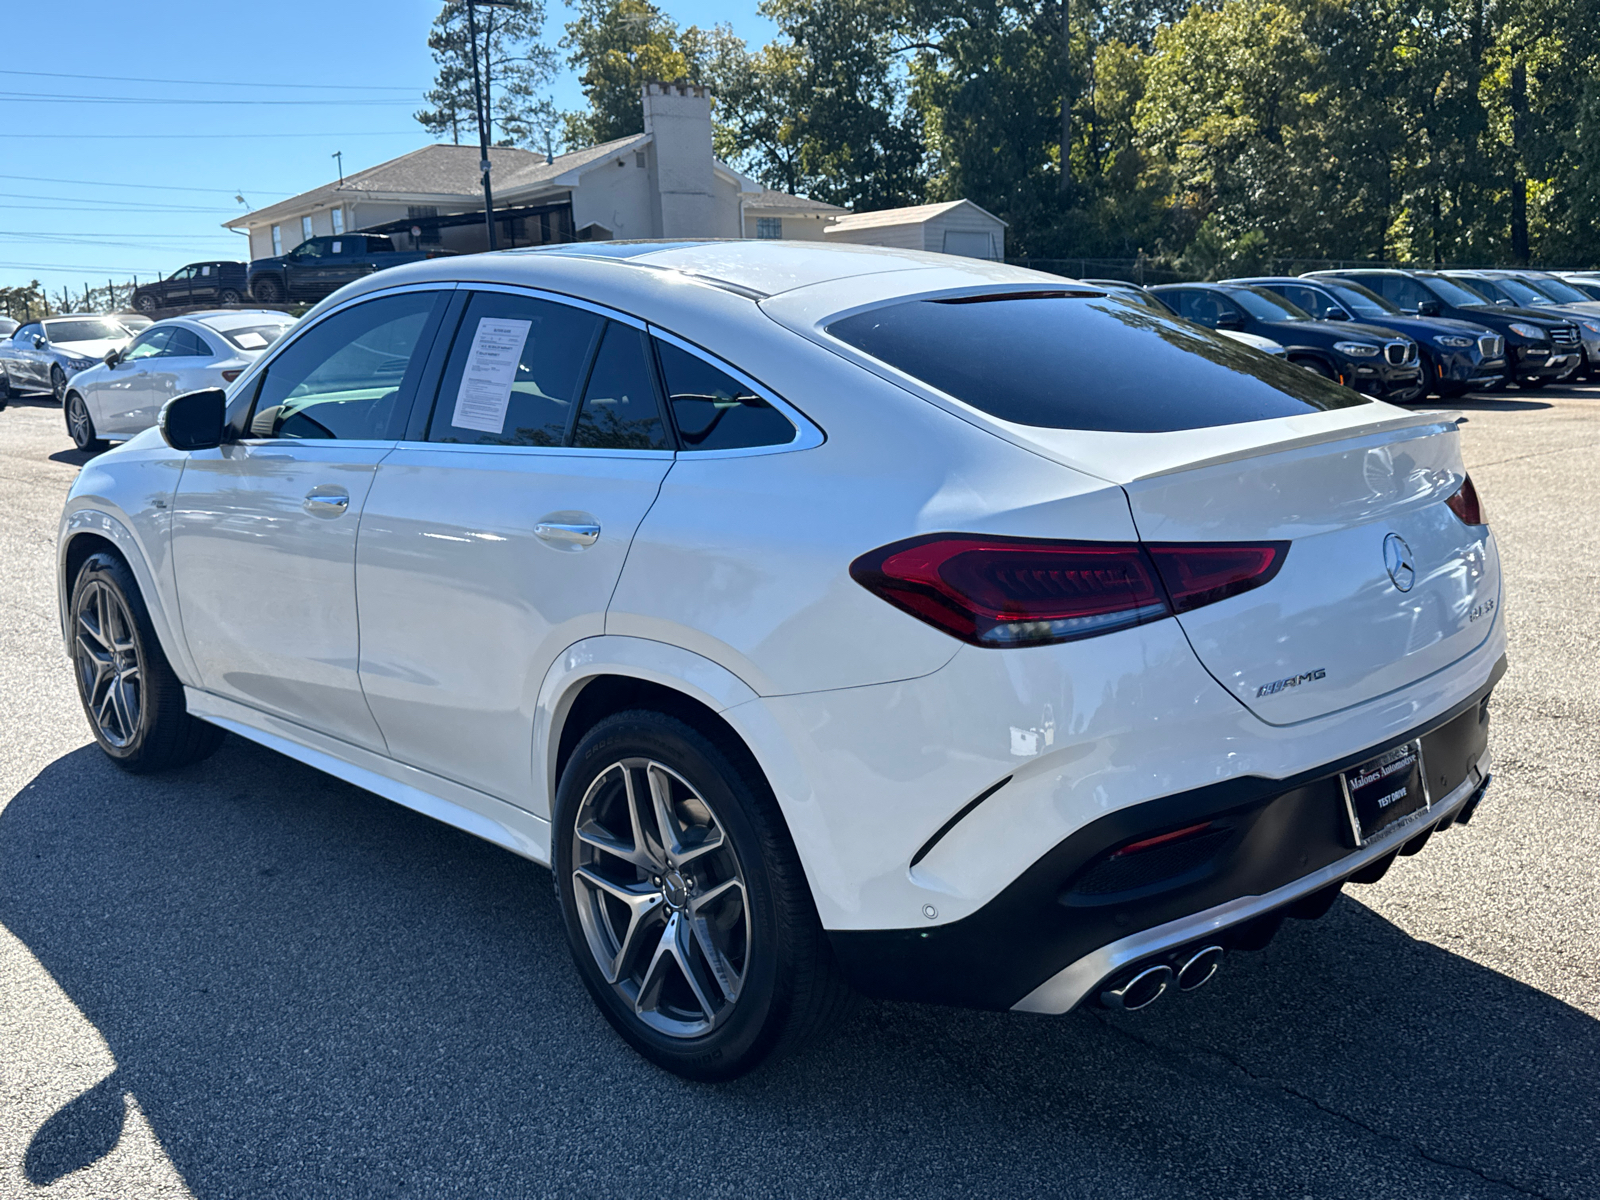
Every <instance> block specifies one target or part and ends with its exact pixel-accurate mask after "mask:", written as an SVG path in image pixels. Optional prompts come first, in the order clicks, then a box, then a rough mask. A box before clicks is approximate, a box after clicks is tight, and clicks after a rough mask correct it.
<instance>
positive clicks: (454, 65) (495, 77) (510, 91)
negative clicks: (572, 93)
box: [415, 0, 556, 149]
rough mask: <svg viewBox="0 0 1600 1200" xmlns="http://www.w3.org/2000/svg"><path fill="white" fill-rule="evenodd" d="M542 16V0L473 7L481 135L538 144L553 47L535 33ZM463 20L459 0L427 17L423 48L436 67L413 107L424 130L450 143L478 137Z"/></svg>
mask: <svg viewBox="0 0 1600 1200" xmlns="http://www.w3.org/2000/svg"><path fill="white" fill-rule="evenodd" d="M544 21H545V12H544V2H543V0H517V2H516V3H515V4H514V5H513V6H509V7H500V6H495V7H493V8H480V9H478V10H477V25H478V69H479V73H480V77H481V79H482V82H483V91H484V96H485V97H486V104H487V108H488V114H489V140H490V141H491V142H492V143H493V144H495V145H502V146H504V145H530V146H538V147H539V148H540V149H543V148H545V141H546V139H547V138H548V136H549V131H550V130H551V128H552V126H553V125H554V124H555V122H556V116H555V109H554V107H553V106H552V105H551V103H550V101H549V100H548V98H546V97H545V95H544V90H545V88H546V87H547V86H548V85H549V83H550V81H551V80H552V79H553V78H555V70H556V54H555V51H554V50H552V49H551V48H550V47H549V46H546V45H544V44H543V43H542V42H541V41H540V38H542V37H543V35H544ZM467 25H468V22H467V6H466V4H465V3H464V2H463V0H449V3H447V4H446V5H445V6H444V7H443V8H442V9H441V10H440V12H439V15H438V16H437V17H436V18H434V22H433V28H432V29H431V30H430V31H429V33H428V49H429V50H430V51H431V52H432V53H433V61H434V63H435V65H436V66H437V68H438V70H437V73H436V74H435V76H434V82H433V87H432V88H430V89H429V90H428V92H427V93H426V94H425V95H424V96H423V100H424V101H425V102H426V103H427V104H428V105H429V107H428V108H425V109H422V110H421V111H419V112H417V113H416V114H415V115H416V120H417V122H418V123H419V124H421V125H422V127H423V128H424V129H426V130H427V131H428V132H429V133H431V134H433V135H434V136H435V137H443V136H446V135H448V136H449V137H450V139H451V140H452V141H453V142H455V143H456V144H457V145H460V144H461V143H462V141H463V140H466V141H467V142H476V141H477V140H478V120H477V113H476V106H475V103H474V98H473V89H472V57H471V53H472V52H471V46H470V43H469V39H468V30H467ZM496 127H498V129H499V136H498V137H496V135H495V130H496Z"/></svg>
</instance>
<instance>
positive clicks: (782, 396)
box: [59, 241, 1506, 1079]
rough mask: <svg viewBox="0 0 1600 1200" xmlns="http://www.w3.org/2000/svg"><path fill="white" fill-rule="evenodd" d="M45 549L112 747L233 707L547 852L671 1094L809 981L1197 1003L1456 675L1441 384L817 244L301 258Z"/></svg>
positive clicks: (580, 962) (573, 930)
mask: <svg viewBox="0 0 1600 1200" xmlns="http://www.w3.org/2000/svg"><path fill="white" fill-rule="evenodd" d="M59 561H60V596H61V619H62V626H63V630H64V632H65V640H66V647H67V651H68V654H69V655H70V658H71V661H72V664H73V668H74V671H75V673H76V678H77V682H78V687H79V689H80V692H81V694H82V697H83V705H84V709H85V711H86V713H87V715H88V718H89V723H90V727H91V728H92V730H93V732H94V736H95V738H96V740H97V741H98V742H99V744H100V745H101V746H102V747H103V748H104V750H105V751H106V753H107V754H109V755H110V756H111V757H112V758H113V759H115V760H116V761H117V762H118V763H120V764H122V765H123V766H125V767H127V768H128V769H130V770H138V771H144V770H154V769H157V768H160V767H165V766H171V765H174V764H177V763H181V762H185V761H192V760H194V759H196V758H198V757H201V756H203V755H205V754H206V753H208V752H210V751H211V750H212V749H213V748H214V747H215V746H216V745H217V744H218V740H219V739H220V737H221V735H222V731H223V730H229V731H232V732H233V733H236V734H238V735H239V736H241V737H245V738H249V739H252V740H254V741H256V742H259V743H262V744H263V745H266V746H269V747H271V748H273V749H275V750H277V751H280V752H282V753H283V754H286V755H288V756H290V757H292V758H296V759H299V760H301V761H302V762H306V763H309V764H311V765H313V766H316V767H318V768H320V769H322V770H324V771H326V772H328V773H329V774H332V775H335V776H338V777H339V778H341V779H345V780H348V781H350V782H352V783H355V784H357V785H359V786H361V787H364V788H368V789H370V790H372V791H374V792H376V793H379V794H380V795H383V796H386V797H389V798H390V799H392V800H395V801H398V802H399V803H401V804H404V805H407V806H409V807H411V808H414V809H417V810H419V811H421V812H424V813H427V814H429V815H431V816H434V817H437V818H438V819H440V820H442V821H445V822H448V823H450V824H452V825H455V826H458V827H460V828H462V829H465V830H468V831H470V832H472V833H474V834H478V835H480V836H482V837H485V838H488V839H489V840H491V841H493V842H496V843H498V844H500V845H501V846H504V847H506V848H508V849H510V850H512V851H513V852H515V853H517V854H520V855H523V856H525V857H527V858H530V859H533V860H534V861H536V862H539V863H545V864H549V866H550V867H551V869H552V871H553V873H554V880H555V888H556V892H557V893H558V895H559V897H560V904H561V911H562V913H563V914H564V918H565V923H566V932H567V935H568V938H569V941H570V943H571V948H572V953H573V957H574V959H575V961H576V964H577V969H578V972H579V974H580V975H581V976H582V978H583V981H584V983H585V984H586V986H587V987H588V989H589V991H590V992H591V993H592V995H593V997H594V999H595V1001H596V1003H597V1004H598V1005H599V1007H600V1009H601V1010H602V1011H603V1012H604V1014H605V1015H606V1017H607V1018H608V1019H609V1020H610V1021H611V1023H612V1024H613V1025H614V1026H615V1027H616V1029H617V1030H618V1031H619V1032H620V1033H621V1035H622V1036H623V1037H624V1038H626V1039H627V1040H628V1041H629V1042H630V1043H632V1044H633V1045H634V1046H635V1047H637V1048H638V1049H639V1050H640V1051H641V1052H642V1053H643V1054H645V1055H647V1056H648V1057H649V1058H651V1059H653V1060H654V1061H655V1062H657V1063H659V1064H661V1065H663V1066H665V1067H667V1068H669V1069H671V1070H674V1071H677V1072H680V1073H682V1074H684V1075H687V1076H690V1077H694V1078H701V1079H715V1078H727V1077H730V1076H733V1075H736V1074H738V1073H740V1072H742V1071H745V1070H748V1069H749V1068H750V1067H752V1066H753V1065H754V1064H755V1063H757V1062H758V1061H760V1060H761V1059H762V1058H763V1056H765V1055H767V1054H769V1053H771V1052H772V1051H773V1050H774V1049H775V1048H781V1047H785V1046H789V1045H792V1044H795V1043H796V1042H798V1041H799V1040H801V1039H803V1038H804V1036H805V1035H806V1034H807V1033H808V1032H810V1031H812V1030H815V1029H817V1028H818V1027H819V1026H822V1025H825V1024H828V1023H829V1022H830V1021H832V1020H833V1019H834V1016H835V1014H836V1013H837V1012H838V1010H839V1006H840V1005H841V1004H843V1003H845V1002H846V1001H847V999H848V997H849V996H851V995H852V994H853V992H866V993H868V994H871V995H877V996H885V997H895V998H902V999H913V1000H923V1001H934V1002H941V1003H949V1004H958V1005H969V1006H977V1007H982V1008H990V1009H1014V1010H1018V1011H1022V1012H1031V1013H1064V1012H1066V1011H1068V1010H1069V1009H1072V1008H1073V1007H1074V1006H1076V1005H1078V1004H1079V1003H1080V1002H1084V1001H1091V1002H1098V1003H1105V1004H1111V1005H1117V1006H1121V1007H1124V1008H1138V1007H1141V1006H1143V1005H1145V1004H1148V1003H1150V1002H1151V1001H1152V1000H1154V999H1155V998H1157V997H1158V996H1160V995H1161V994H1162V993H1163V992H1166V991H1167V990H1168V989H1169V988H1170V989H1171V990H1173V991H1180V990H1186V989H1191V988H1194V987H1198V986H1200V985H1201V984H1203V983H1204V982H1205V981H1206V980H1207V979H1209V978H1210V977H1211V975H1212V973H1213V972H1214V971H1215V970H1216V969H1217V964H1218V961H1219V960H1220V959H1221V958H1222V957H1223V955H1224V954H1225V953H1226V952H1228V951H1230V950H1235V949H1250V948H1259V947H1260V946H1262V945H1264V944H1265V943H1266V941H1267V939H1269V938H1270V937H1271V936H1272V935H1273V933H1274V932H1275V931H1276V929H1277V928H1278V926H1279V925H1280V923H1281V922H1282V921H1283V919H1284V918H1285V917H1314V916H1317V915H1320V914H1321V913H1322V912H1324V911H1325V910H1326V909H1327V908H1328V907H1329V906H1330V905H1331V904H1332V903H1333V901H1334V899H1335V897H1336V896H1337V895H1338V893H1339V890H1340V888H1341V887H1342V886H1343V885H1344V884H1345V883H1347V882H1350V881H1357V882H1367V881H1371V880H1374V879H1376V878H1377V877H1378V876H1380V875H1381V874H1383V872H1384V871H1385V870H1386V869H1387V868H1388V867H1389V865H1390V864H1391V863H1392V862H1394V860H1395V858H1396V856H1397V855H1405V854H1412V853H1415V852H1416V851H1417V850H1419V849H1421V848H1422V846H1423V844H1424V843H1425V842H1426V841H1427V840H1428V839H1429V838H1430V837H1431V836H1432V835H1433V834H1434V833H1435V832H1438V831H1440V830H1442V829H1445V828H1447V827H1449V826H1451V825H1453V824H1459V823H1463V822H1465V821H1467V820H1468V818H1469V817H1470V816H1471V815H1472V813H1473V810H1474V808H1475V806H1476V805H1477V804H1478V802H1479V800H1480V799H1481V797H1482V795H1483V793H1484V790H1485V788H1486V787H1487V786H1488V782H1489V773H1488V772H1489V753H1488V748H1487V720H1488V711H1487V710H1488V699H1489V694H1490V691H1491V690H1492V689H1493V687H1494V686H1495V683H1496V681H1497V680H1498V679H1499V678H1500V676H1501V675H1502V674H1503V673H1504V670H1505V644H1506V639H1505V633H1504V623H1503V620H1502V616H1503V610H1502V598H1501V581H1500V565H1499V557H1498V553H1497V550H1496V547H1495V541H1494V538H1493V536H1492V535H1491V534H1490V531H1489V529H1488V527H1487V526H1486V524H1485V523H1484V516H1483V513H1482V510H1481V509H1480V507H1479V501H1478V498H1477V495H1476V493H1475V492H1474V489H1473V486H1472V483H1471V481H1470V480H1469V479H1468V478H1467V475H1466V472H1465V471H1464V470H1463V467H1462V460H1461V451H1460V445H1459V437H1458V434H1457V429H1456V419H1455V418H1454V417H1453V416H1451V415H1449V414H1444V413H1431V412H1410V411H1406V410H1403V409H1399V408H1393V407H1390V406H1388V405H1385V404H1383V403H1380V402H1377V401H1374V400H1371V399H1368V398H1366V397H1363V396H1360V395H1358V394H1357V393H1355V392H1353V391H1348V390H1346V389H1344V388H1341V387H1339V386H1337V385H1335V384H1333V383H1331V382H1329V381H1326V380H1323V379H1320V378H1318V377H1316V376H1314V375H1311V374H1310V373H1308V372H1306V371H1303V370H1301V369H1299V368H1298V367H1295V366H1292V365H1288V364H1286V363H1284V362H1282V361H1281V360H1278V359H1274V358H1271V357H1269V356H1267V355H1264V354H1260V353H1257V352H1256V351H1254V350H1251V349H1249V348H1247V347H1244V346H1241V345H1239V344H1238V343H1237V342H1233V341H1230V340H1228V339H1226V338H1222V337H1219V336H1217V335H1215V334H1213V333H1211V332H1210V331H1208V330H1205V329H1203V328H1200V327H1198V326H1194V325H1190V324H1187V323H1185V322H1183V321H1181V320H1178V319H1176V318H1169V317H1165V316H1163V315H1161V314H1159V313H1154V312H1151V311H1150V310H1149V309H1147V308H1138V307H1135V306H1133V305H1130V304H1127V303H1125V302H1123V301H1120V300H1117V299H1115V298H1112V297H1108V296H1107V295H1106V294H1105V292H1104V291H1102V290H1100V289H1098V288H1095V287H1092V286H1087V285H1084V284H1080V283H1075V282H1073V281H1071V280H1065V279H1061V278H1059V277H1055V276H1050V275H1044V274H1040V273H1037V272H1031V271H1025V270H1019V269H1015V268H1012V267H1007V266H1002V265H999V264H995V263H988V262H980V261H976V260H970V259H958V258H948V257H944V256H942V255H931V254H921V253H910V252H900V251H893V250H884V249H877V248H869V247H857V246H819V245H815V244H792V243H791V244H783V243H772V242H761V241H748V242H726V243H717V242H707V243H672V242H657V243H644V244H616V245H607V244H594V245H573V246H562V247H557V248H553V249H545V250H537V251H509V252H504V253H499V254H489V255H477V256H471V257H458V258H449V259H441V260H436V261H431V262H425V263H417V264H414V265H410V266H403V267H398V268H395V269H393V270H389V271H385V272H383V273H381V274H379V275H375V276H372V277H370V278H368V279H364V280H362V281H360V282H358V283H354V284H351V285H350V286H348V287H346V288H344V289H343V290H341V291H339V292H338V293H336V294H335V295H333V296H331V297H330V298H329V299H328V300H326V301H324V302H323V303H322V304H320V305H318V306H317V308H315V309H314V310H313V311H312V312H311V313H309V314H307V316H306V317H305V318H303V319H302V320H301V321H300V323H299V324H298V326H297V327H296V328H295V330H294V331H293V332H292V333H291V334H290V335H289V336H286V337H285V338H283V339H282V340H281V341H280V342H278V343H277V344H276V345H274V346H273V347H272V348H271V349H270V350H269V351H268V352H267V353H265V354H263V355H262V356H261V357H260V358H259V359H258V360H257V361H256V362H255V363H254V364H252V365H251V366H250V367H249V368H248V369H246V371H245V373H244V374H243V375H242V376H241V377H240V378H239V379H237V380H236V381H234V382H233V383H232V384H231V385H230V386H229V387H228V388H227V390H226V392H224V391H221V390H207V391H199V392H193V393H189V394H187V395H183V396H179V397H177V398H175V399H173V400H171V401H169V402H167V404H166V405H165V407H164V409H163V411H162V415H161V422H160V426H159V428H158V429H152V430H149V431H146V432H145V433H142V434H140V435H138V436H136V437H134V438H133V439H132V440H130V441H129V442H127V443H126V444H125V445H123V446H122V447H120V448H118V449H116V450H113V451H111V452H109V453H107V454H104V455H102V456H101V457H99V458H96V459H94V460H92V461H91V462H90V463H89V464H88V465H87V466H86V467H85V468H84V470H83V472H82V474H81V475H80V476H79V477H78V480H77V482H76V484H75V486H74V487H73V488H72V492H71V495H70V498H69V499H68V501H67V505H66V510H65V512H64V513H63V515H62V520H61V532H60V546H59Z"/></svg>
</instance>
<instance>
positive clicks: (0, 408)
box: [0, 365, 11, 412]
mask: <svg viewBox="0 0 1600 1200" xmlns="http://www.w3.org/2000/svg"><path fill="white" fill-rule="evenodd" d="M10 400H11V376H10V375H8V374H7V373H6V369H5V367H4V366H3V365H0V412H4V411H5V408H6V405H7V404H8V403H9V402H10Z"/></svg>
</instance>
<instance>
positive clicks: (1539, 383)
mask: <svg viewBox="0 0 1600 1200" xmlns="http://www.w3.org/2000/svg"><path fill="white" fill-rule="evenodd" d="M1549 383H1550V376H1548V375H1534V376H1532V377H1531V378H1529V379H1519V380H1517V386H1518V387H1519V388H1521V389H1522V390H1523V391H1525V392H1537V391H1538V390H1539V389H1540V388H1542V387H1547V386H1548V385H1549Z"/></svg>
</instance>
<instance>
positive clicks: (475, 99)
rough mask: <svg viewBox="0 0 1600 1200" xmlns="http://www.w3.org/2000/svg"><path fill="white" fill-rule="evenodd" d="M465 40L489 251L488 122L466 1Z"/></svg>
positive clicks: (473, 19) (474, 23)
mask: <svg viewBox="0 0 1600 1200" xmlns="http://www.w3.org/2000/svg"><path fill="white" fill-rule="evenodd" d="M467 40H468V42H469V43H470V44H471V46H472V103H473V107H474V109H475V111H476V112H477V114H478V147H479V150H480V151H481V153H482V158H481V159H480V160H479V162H478V169H479V170H480V171H482V172H483V224H484V228H485V229H487V230H488V232H489V249H491V250H498V249H499V248H500V246H499V244H498V242H497V241H496V240H495V236H494V190H493V189H492V188H491V187H490V186H489V122H488V120H487V119H486V118H487V114H486V113H485V112H484V111H483V110H484V103H483V81H482V80H481V78H480V77H479V75H478V13H477V10H476V9H475V8H474V7H473V0H467Z"/></svg>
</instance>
